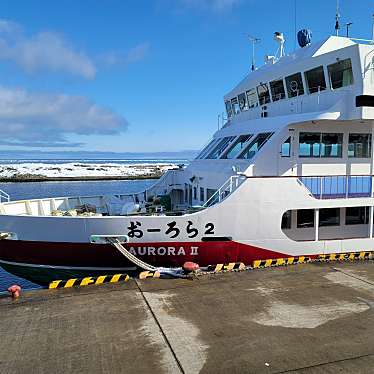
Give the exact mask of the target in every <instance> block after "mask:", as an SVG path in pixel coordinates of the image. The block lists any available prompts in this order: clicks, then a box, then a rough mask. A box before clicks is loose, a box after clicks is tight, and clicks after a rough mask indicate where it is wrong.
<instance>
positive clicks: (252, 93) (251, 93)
mask: <svg viewBox="0 0 374 374" xmlns="http://www.w3.org/2000/svg"><path fill="white" fill-rule="evenodd" d="M246 94H247V103H248V107H249V108H255V107H256V106H258V99H257V92H256V90H255V89H254V88H251V89H250V90H248V91H247V92H246Z"/></svg>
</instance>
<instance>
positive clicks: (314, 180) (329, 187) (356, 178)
mask: <svg viewBox="0 0 374 374" xmlns="http://www.w3.org/2000/svg"><path fill="white" fill-rule="evenodd" d="M298 180H299V181H300V182H301V183H302V184H303V185H304V186H305V187H306V188H307V189H308V191H309V192H310V193H311V195H313V197H315V198H316V199H342V198H345V199H347V198H355V197H356V198H357V197H372V196H373V184H372V182H373V176H371V175H329V176H305V177H299V178H298Z"/></svg>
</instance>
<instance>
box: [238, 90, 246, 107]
mask: <svg viewBox="0 0 374 374" xmlns="http://www.w3.org/2000/svg"><path fill="white" fill-rule="evenodd" d="M238 100H239V108H240V110H241V111H242V112H243V111H245V110H248V104H247V98H246V96H245V93H244V92H243V93H241V94H240V95H239V96H238Z"/></svg>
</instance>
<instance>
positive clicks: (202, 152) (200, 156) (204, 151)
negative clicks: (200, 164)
mask: <svg viewBox="0 0 374 374" xmlns="http://www.w3.org/2000/svg"><path fill="white" fill-rule="evenodd" d="M218 142H219V139H212V140H211V141H210V142H209V144H208V145H207V146H206V147H205V148H203V150H202V151H201V152H200V154H199V155H198V156H197V157H196V158H197V159H202V158H205V156H206V155H207V154H208V152H209V151H210V149H211V148H212V147H213V144H216V143H218Z"/></svg>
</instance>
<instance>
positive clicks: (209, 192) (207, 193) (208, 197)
mask: <svg viewBox="0 0 374 374" xmlns="http://www.w3.org/2000/svg"><path fill="white" fill-rule="evenodd" d="M216 192H217V190H214V189H212V188H207V189H206V199H207V200H209V199H210V198H211V197H212V196H213V195H214V194H215V193H216Z"/></svg>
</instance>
